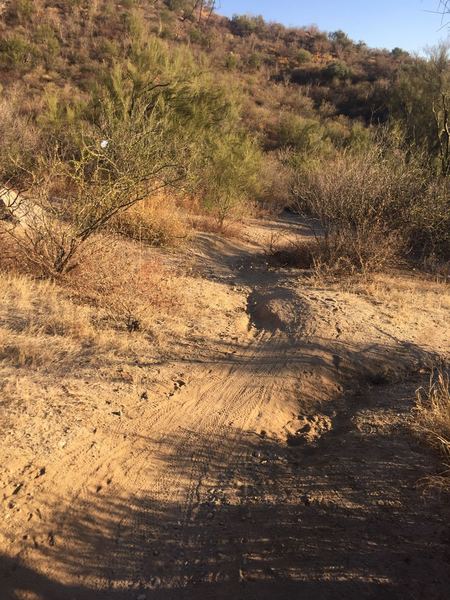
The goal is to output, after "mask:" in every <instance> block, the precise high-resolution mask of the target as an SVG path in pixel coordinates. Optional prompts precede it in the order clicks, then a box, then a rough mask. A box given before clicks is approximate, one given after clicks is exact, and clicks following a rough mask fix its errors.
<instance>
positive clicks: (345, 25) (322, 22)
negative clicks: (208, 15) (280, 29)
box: [218, 0, 448, 53]
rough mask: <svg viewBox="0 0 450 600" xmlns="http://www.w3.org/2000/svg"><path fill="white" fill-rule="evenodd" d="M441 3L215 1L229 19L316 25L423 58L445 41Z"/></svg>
mask: <svg viewBox="0 0 450 600" xmlns="http://www.w3.org/2000/svg"><path fill="white" fill-rule="evenodd" d="M438 5H439V0H219V9H218V12H219V13H221V14H224V15H227V16H232V15H233V14H235V13H238V14H245V13H250V14H257V15H263V16H264V18H265V19H267V20H269V21H278V22H281V23H284V24H285V25H294V26H303V25H311V24H315V25H318V26H319V28H320V29H323V30H325V31H336V30H337V29H343V30H344V31H345V32H347V33H348V34H349V35H350V37H351V38H352V39H354V40H355V41H359V40H363V41H364V42H366V43H367V44H368V45H369V46H372V47H377V48H389V49H392V48H395V47H396V46H399V47H401V48H403V49H405V50H408V51H410V52H419V53H421V52H422V51H423V49H424V47H425V46H432V45H434V44H436V43H437V42H439V41H440V40H443V39H446V38H447V35H448V30H447V28H445V27H444V28H443V29H441V30H440V28H441V17H440V16H439V15H437V14H430V13H429V12H426V11H434V10H436V9H437V7H438Z"/></svg>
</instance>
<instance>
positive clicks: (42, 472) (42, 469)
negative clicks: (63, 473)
mask: <svg viewBox="0 0 450 600" xmlns="http://www.w3.org/2000/svg"><path fill="white" fill-rule="evenodd" d="M42 475H45V467H41V468H40V469H39V471H38V472H37V475H36V479H38V477H42Z"/></svg>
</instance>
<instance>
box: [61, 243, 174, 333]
mask: <svg viewBox="0 0 450 600" xmlns="http://www.w3.org/2000/svg"><path fill="white" fill-rule="evenodd" d="M101 247H102V252H101V253H95V254H91V255H90V256H86V257H85V259H84V261H83V263H82V264H80V266H79V267H78V268H77V269H74V270H73V271H71V272H70V273H68V274H67V276H66V278H65V280H64V282H63V283H64V285H65V286H66V288H67V289H68V290H69V291H70V292H71V293H72V294H74V295H75V297H76V298H78V299H79V300H80V301H81V302H87V303H89V304H91V305H93V306H95V307H96V308H97V309H100V311H101V312H100V315H102V316H103V318H104V319H106V321H107V322H108V323H109V325H113V327H114V328H116V329H119V330H127V331H129V332H135V331H146V332H151V331H152V329H153V325H154V323H155V321H156V320H158V319H160V318H161V317H163V316H164V315H173V314H175V313H176V312H177V311H178V309H179V307H180V305H181V304H182V296H183V294H182V289H181V288H182V284H181V283H180V280H179V278H178V277H177V275H179V274H178V273H177V271H176V270H174V269H173V268H169V267H168V266H166V265H164V264H163V263H162V260H161V259H158V256H156V255H155V254H154V252H153V253H152V252H151V251H149V250H148V249H146V248H145V247H143V246H139V245H137V244H135V243H133V242H126V241H124V240H117V239H116V238H113V237H108V236H102V243H101Z"/></svg>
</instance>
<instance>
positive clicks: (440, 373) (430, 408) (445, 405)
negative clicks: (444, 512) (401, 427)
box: [415, 367, 450, 489]
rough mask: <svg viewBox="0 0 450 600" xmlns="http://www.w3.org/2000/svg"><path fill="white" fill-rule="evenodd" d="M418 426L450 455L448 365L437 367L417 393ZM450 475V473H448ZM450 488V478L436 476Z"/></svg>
mask: <svg viewBox="0 0 450 600" xmlns="http://www.w3.org/2000/svg"><path fill="white" fill-rule="evenodd" d="M415 415H416V422H415V425H416V428H417V430H418V431H419V433H420V434H421V435H422V436H424V437H425V439H426V440H427V442H428V443H429V444H430V445H431V446H433V447H434V448H436V449H438V450H439V451H440V452H441V453H442V454H443V455H444V457H445V458H446V459H448V458H449V457H450V373H449V369H448V367H441V368H437V369H435V370H434V371H433V372H432V373H431V376H430V381H429V384H428V386H427V387H426V388H423V387H422V388H420V389H419V390H418V391H417V394H416V407H415ZM447 475H448V474H447ZM433 480H434V481H437V482H438V483H439V484H441V485H443V486H445V487H446V488H448V489H450V479H449V478H448V476H447V477H439V478H434V479H433Z"/></svg>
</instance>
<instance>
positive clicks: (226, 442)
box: [0, 220, 450, 600]
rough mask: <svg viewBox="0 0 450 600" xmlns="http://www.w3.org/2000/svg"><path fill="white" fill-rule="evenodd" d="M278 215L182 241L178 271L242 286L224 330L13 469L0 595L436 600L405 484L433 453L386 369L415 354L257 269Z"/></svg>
mask: <svg viewBox="0 0 450 600" xmlns="http://www.w3.org/2000/svg"><path fill="white" fill-rule="evenodd" d="M297 229H298V226H297V225H296V224H295V223H294V224H293V223H291V222H289V220H285V221H279V222H273V223H272V224H270V223H269V224H266V225H256V224H253V225H250V226H249V235H251V236H252V237H251V240H249V241H247V242H245V243H237V242H231V241H226V240H219V239H216V238H212V237H211V236H204V237H203V238H200V240H199V242H198V245H197V247H196V250H195V253H194V261H196V264H197V265H198V269H200V270H201V271H202V273H203V275H204V276H205V277H208V278H212V279H214V280H216V281H218V282H219V283H222V284H224V285H228V286H231V287H232V288H233V289H236V290H238V291H239V293H241V294H242V300H243V304H244V306H246V314H243V315H241V320H240V321H239V323H240V329H239V331H234V330H233V323H237V322H238V321H233V320H231V321H230V329H229V331H227V332H226V334H227V335H226V337H224V338H223V340H219V341H218V342H217V343H218V344H219V345H220V344H222V346H223V348H224V352H222V353H221V354H220V355H219V354H218V355H217V356H216V358H215V359H214V360H206V359H205V358H204V357H202V356H197V357H195V356H193V357H192V361H190V362H187V361H186V362H184V363H173V364H172V365H170V370H171V378H167V381H166V383H165V385H166V390H165V391H164V393H163V392H162V391H161V390H162V389H163V388H162V387H161V388H159V390H160V391H159V392H158V393H156V392H155V393H150V395H149V396H147V395H145V397H143V398H141V399H140V400H139V401H136V402H135V404H134V405H128V406H126V407H125V410H124V411H122V412H121V411H118V414H117V415H116V416H117V419H116V421H113V422H111V421H108V422H106V421H105V422H101V421H99V423H98V426H97V427H95V428H94V429H88V428H85V429H83V428H81V429H80V431H79V434H78V436H77V437H76V438H74V439H72V441H71V443H70V444H69V445H68V446H67V447H64V448H60V449H58V450H57V451H55V452H54V453H53V454H52V456H51V459H50V460H49V461H48V462H47V464H46V467H45V473H40V472H39V471H38V472H37V473H36V472H35V471H33V469H35V465H33V466H32V467H31V466H30V467H29V469H28V471H26V472H23V473H21V474H20V476H21V477H22V479H20V481H21V482H22V481H24V482H25V483H24V484H22V485H20V487H19V489H13V490H9V492H7V493H5V494H4V498H5V502H6V503H8V502H9V503H10V507H11V513H10V514H9V516H8V518H7V519H6V520H5V521H4V524H5V529H6V530H7V531H6V535H5V536H4V539H6V540H9V545H8V544H6V543H5V544H4V547H3V552H4V555H3V557H2V566H1V569H0V586H1V587H0V589H1V590H2V591H1V593H0V598H1V599H2V600H3V598H5V600H6V599H10V598H11V599H12V598H15V599H20V600H65V599H71V600H75V599H76V600H81V599H89V600H91V599H92V600H93V599H94V598H95V599H96V600H97V599H101V598H105V599H106V598H108V599H111V600H112V599H117V600H119V599H122V598H123V599H138V600H139V599H140V600H144V599H148V600H150V599H155V600H159V599H161V600H162V599H165V598H167V599H172V598H173V599H178V598H185V599H198V600H200V599H201V600H205V599H207V598H211V599H222V598H223V599H227V600H230V599H231V598H233V599H236V600H239V599H243V600H264V599H266V598H267V599H269V598H270V599H271V600H273V599H274V598H280V600H281V599H283V600H287V599H291V598H292V599H294V598H308V599H310V598H320V599H324V598H333V599H335V598H355V599H356V598H377V599H378V598H389V599H390V598H399V599H400V598H401V599H404V598H411V599H419V598H424V597H427V598H436V599H438V598H447V597H448V590H449V589H450V549H449V541H450V530H449V527H448V521H447V518H448V514H446V513H445V511H444V507H443V504H442V500H441V499H439V498H437V497H435V496H434V495H424V494H423V493H422V491H421V489H420V486H419V485H418V482H419V481H420V480H421V479H422V478H423V477H426V476H427V475H429V474H430V473H434V472H436V469H437V468H438V463H437V459H436V457H435V456H433V455H432V453H431V452H429V451H428V450H427V449H425V448H423V447H421V446H419V444H418V443H417V442H416V441H415V440H414V439H413V438H412V436H411V434H410V433H409V431H408V430H407V427H406V424H407V420H408V415H409V413H410V409H411V397H412V395H413V393H414V389H415V387H416V386H417V378H416V377H415V376H413V377H412V378H410V383H401V382H400V380H401V379H402V375H403V374H404V373H406V372H408V373H409V372H411V373H413V372H414V373H417V371H418V369H419V368H420V367H421V365H422V364H423V362H424V360H425V357H426V355H427V353H429V352H431V349H430V348H425V346H424V345H421V344H419V343H414V341H413V340H412V339H409V338H407V337H405V336H403V337H402V332H403V329H402V325H401V324H400V325H399V322H398V321H396V322H392V320H390V319H389V318H388V317H387V316H386V315H383V314H380V310H379V309H378V308H377V307H376V306H371V305H370V304H368V303H367V302H365V301H363V300H361V301H360V302H361V305H360V307H358V306H356V307H355V305H354V304H355V302H357V300H352V302H353V305H352V311H350V310H347V308H348V305H349V302H350V301H349V300H348V298H347V297H346V296H345V294H342V295H341V296H339V294H338V293H336V294H334V295H333V296H330V292H329V291H328V290H321V289H309V288H307V287H304V286H301V285H300V284H299V282H298V276H295V277H293V276H292V275H291V274H289V273H288V272H287V271H285V270H273V269H271V268H269V267H268V265H267V261H266V258H265V257H264V254H263V253H262V250H261V248H262V244H263V242H264V238H265V239H266V240H267V239H268V237H269V236H270V235H272V234H273V232H274V231H276V230H277V231H278V232H279V234H280V235H283V236H287V237H289V236H290V235H292V233H293V231H295V232H296V230H297ZM304 234H305V235H307V234H308V232H307V229H305V231H304ZM371 311H372V312H371ZM355 315H356V316H355ZM242 319H244V322H245V327H242ZM388 322H389V325H388V324H387V323H388ZM438 329H439V328H438V327H437V330H438ZM431 333H432V332H431ZM431 333H430V332H429V335H431ZM433 335H436V336H438V335H439V334H438V333H436V334H434V333H433ZM444 337H445V336H444ZM440 343H441V341H440V340H439V339H437V341H435V343H434V346H433V347H437V348H439V347H440V346H439V344H440ZM443 343H444V342H442V344H443ZM168 369H169V367H168ZM167 375H168V370H164V369H162V370H161V377H162V378H163V377H166V376H167ZM93 394H95V390H93ZM112 423H114V424H112ZM18 480H19V479H18ZM11 503H12V505H11ZM16 506H17V507H19V508H20V511H21V512H20V513H19V516H17V515H16V514H15V513H14V510H13V507H16ZM13 513H14V514H13Z"/></svg>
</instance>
